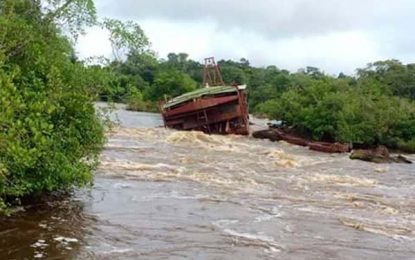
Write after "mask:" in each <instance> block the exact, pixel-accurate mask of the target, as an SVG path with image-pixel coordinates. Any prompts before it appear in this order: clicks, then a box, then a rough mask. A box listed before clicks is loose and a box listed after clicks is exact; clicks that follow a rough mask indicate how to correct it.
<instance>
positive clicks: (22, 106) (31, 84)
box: [0, 0, 105, 208]
mask: <svg viewBox="0 0 415 260" xmlns="http://www.w3.org/2000/svg"><path fill="white" fill-rule="evenodd" d="M81 2H82V1H77V2H73V3H77V4H80V3H81ZM70 3H72V2H70ZM72 54H73V49H72V47H71V44H70V43H69V41H68V40H67V38H66V37H63V36H62V35H61V33H60V31H59V29H58V28H57V27H56V26H55V23H54V22H53V21H52V20H51V16H48V15H45V14H44V13H42V12H41V7H40V4H39V2H37V1H29V0H18V1H11V0H5V1H3V2H1V3H0V86H1V87H0V208H1V207H3V208H4V207H5V205H6V203H7V201H8V199H10V198H16V197H17V198H19V197H23V196H32V195H37V194H41V193H44V192H51V191H62V190H67V189H70V188H72V187H73V186H80V185H86V184H88V183H90V181H91V180H92V172H91V171H92V169H93V168H94V166H95V165H96V163H97V156H98V153H99V151H100V149H101V147H102V145H103V143H104V141H105V139H104V135H103V130H104V128H103V124H102V122H101V120H100V118H99V117H98V116H97V114H96V111H95V108H94V104H93V100H94V99H95V96H94V95H93V94H94V93H93V91H91V88H90V84H93V83H92V82H90V79H91V74H90V71H88V70H87V69H86V68H85V67H84V66H83V65H82V64H80V63H78V62H76V61H74V60H73V59H71V57H72V56H73V55H72Z"/></svg>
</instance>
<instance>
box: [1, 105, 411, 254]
mask: <svg viewBox="0 0 415 260" xmlns="http://www.w3.org/2000/svg"><path fill="white" fill-rule="evenodd" d="M117 114H118V117H119V119H120V123H121V125H120V127H118V128H116V129H115V130H114V131H113V132H112V133H111V135H110V136H109V141H108V144H107V145H106V148H105V150H104V152H103V153H102V156H101V166H100V167H99V169H98V170H97V172H96V176H95V182H94V186H93V187H92V188H90V189H80V190H76V191H75V192H74V195H73V196H71V197H70V198H67V199H65V200H63V201H54V202H50V203H47V204H42V205H31V206H29V207H27V208H25V210H24V211H21V212H20V213H18V214H17V215H15V216H13V217H11V218H2V219H1V223H0V259H34V258H39V259H184V258H188V259H415V231H414V230H415V167H414V166H413V165H406V164H385V165H378V164H371V163H366V162H360V161H351V160H349V159H348V157H347V155H327V154H322V153H318V152H312V151H309V150H307V149H306V148H303V147H297V146H292V145H289V144H286V143H284V142H280V143H271V142H269V141H265V140H256V139H252V138H247V137H241V136H213V135H212V136H208V135H204V134H202V133H198V132H178V131H173V130H168V129H164V128H161V127H158V126H159V125H161V124H162V121H161V118H160V116H159V115H157V114H148V113H136V112H128V111H125V110H123V109H122V107H118V110H117ZM257 123H259V124H260V123H261V122H260V121H257ZM410 159H412V160H415V157H414V156H410Z"/></svg>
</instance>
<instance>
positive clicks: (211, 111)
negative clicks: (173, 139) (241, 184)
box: [160, 57, 249, 135]
mask: <svg viewBox="0 0 415 260" xmlns="http://www.w3.org/2000/svg"><path fill="white" fill-rule="evenodd" d="M203 85H204V87H203V88H200V89H197V90H195V91H192V92H188V93H185V94H183V95H181V96H177V97H174V98H172V99H169V100H166V101H164V102H161V103H160V111H161V114H162V117H163V121H164V126H165V127H169V128H174V129H177V130H196V131H203V132H205V133H207V134H240V135H248V134H249V114H248V103H247V94H246V86H244V85H242V86H241V85H233V86H230V85H225V83H224V81H223V78H222V75H221V72H220V69H219V66H218V65H217V64H216V62H215V59H214V58H213V57H210V58H206V59H205V65H204V70H203Z"/></svg>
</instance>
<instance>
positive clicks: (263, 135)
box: [252, 129, 281, 142]
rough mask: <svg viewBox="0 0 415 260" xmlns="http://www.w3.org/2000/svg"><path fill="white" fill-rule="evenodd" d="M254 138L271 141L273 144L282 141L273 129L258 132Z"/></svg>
mask: <svg viewBox="0 0 415 260" xmlns="http://www.w3.org/2000/svg"><path fill="white" fill-rule="evenodd" d="M252 137H254V138H258V139H269V140H271V141H272V142H275V141H280V140H281V137H280V135H279V134H278V133H277V132H275V131H274V130H272V129H267V130H260V131H256V132H254V133H253V134H252Z"/></svg>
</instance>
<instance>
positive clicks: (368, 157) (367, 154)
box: [350, 145, 412, 163]
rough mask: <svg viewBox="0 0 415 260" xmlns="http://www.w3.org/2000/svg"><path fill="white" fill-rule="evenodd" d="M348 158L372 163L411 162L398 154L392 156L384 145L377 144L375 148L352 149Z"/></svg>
mask: <svg viewBox="0 0 415 260" xmlns="http://www.w3.org/2000/svg"><path fill="white" fill-rule="evenodd" d="M350 159H352V160H362V161H366V162H374V163H392V162H396V163H412V162H411V161H409V160H408V159H407V158H405V157H404V156H402V155H398V156H397V157H392V156H391V155H390V154H389V150H388V148H386V147H385V146H382V145H380V146H378V147H376V148H375V149H367V150H362V149H358V150H353V152H352V154H351V155H350Z"/></svg>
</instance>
